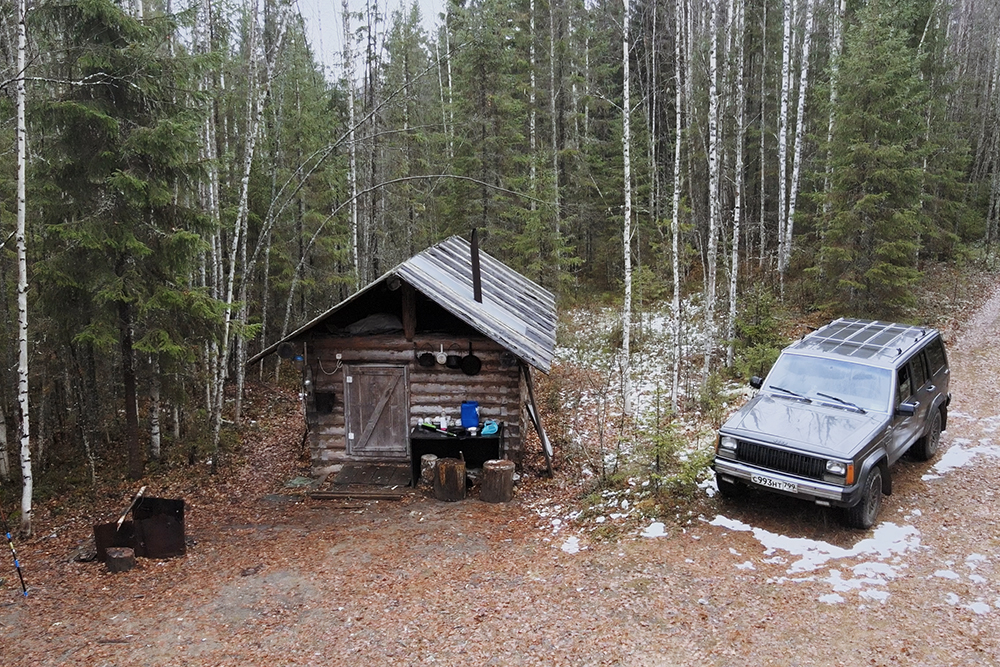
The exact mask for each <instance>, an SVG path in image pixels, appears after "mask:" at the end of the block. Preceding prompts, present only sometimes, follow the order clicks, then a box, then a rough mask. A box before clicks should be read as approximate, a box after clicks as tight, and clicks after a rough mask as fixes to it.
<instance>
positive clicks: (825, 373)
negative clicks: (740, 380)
mask: <svg viewBox="0 0 1000 667" xmlns="http://www.w3.org/2000/svg"><path fill="white" fill-rule="evenodd" d="M764 389H766V390H768V391H771V392H774V393H777V394H784V395H786V396H788V395H797V396H799V397H802V398H809V399H814V400H818V401H823V402H826V403H830V402H835V403H841V404H846V405H852V406H855V407H858V408H861V409H862V410H881V411H885V410H887V409H888V404H889V396H890V393H891V390H892V373H891V371H890V370H889V369H887V368H874V367H872V366H866V365H864V364H858V363H854V362H850V361H843V360H840V359H826V358H822V357H810V356H803V355H798V354H782V355H781V356H780V357H778V361H776V362H775V364H774V367H773V368H771V372H770V373H768V375H767V381H766V382H765V383H764Z"/></svg>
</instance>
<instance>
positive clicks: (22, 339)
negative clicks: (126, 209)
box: [16, 0, 34, 537]
mask: <svg viewBox="0 0 1000 667" xmlns="http://www.w3.org/2000/svg"><path fill="white" fill-rule="evenodd" d="M27 14H28V4H27V1H26V0H18V7H17V72H16V75H17V238H16V242H17V349H18V362H17V402H18V405H19V406H20V408H21V434H20V436H21V437H20V441H21V534H22V535H23V536H24V537H30V536H31V512H32V496H33V482H34V477H33V476H32V471H31V428H30V414H31V413H30V410H29V408H30V398H29V393H28V258H27V257H28V255H27V244H26V240H25V219H26V217H27V207H28V205H27V198H26V195H25V190H26V188H25V185H26V183H27V180H28V179H27V168H28V130H27V124H26V123H25V106H26V95H27V92H26V87H25V84H24V81H25V78H26V76H25V70H26V68H27V66H28V61H27V55H26V54H27V50H28V30H27V22H26V20H27Z"/></svg>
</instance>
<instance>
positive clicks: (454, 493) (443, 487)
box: [434, 458, 465, 501]
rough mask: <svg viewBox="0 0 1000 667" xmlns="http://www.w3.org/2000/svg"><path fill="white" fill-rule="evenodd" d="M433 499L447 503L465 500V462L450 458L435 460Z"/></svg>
mask: <svg viewBox="0 0 1000 667" xmlns="http://www.w3.org/2000/svg"><path fill="white" fill-rule="evenodd" d="M434 497H435V498H437V499H438V500H448V501H453V500H462V499H464V498H465V461H463V460H462V459H450V458H444V459H438V460H437V466H436V467H435V468H434Z"/></svg>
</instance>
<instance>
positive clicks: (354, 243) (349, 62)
mask: <svg viewBox="0 0 1000 667" xmlns="http://www.w3.org/2000/svg"><path fill="white" fill-rule="evenodd" d="M343 16H344V77H345V78H346V79H347V127H348V128H349V130H348V134H349V136H348V138H347V142H348V144H347V146H348V173H347V178H348V180H349V181H350V187H351V257H352V259H353V260H354V283H355V287H361V250H360V247H359V240H358V145H357V142H356V141H355V136H354V129H355V128H354V125H355V123H354V55H353V53H352V52H351V15H350V10H349V8H348V6H347V0H343ZM445 23H446V24H445V35H446V36H447V34H448V28H447V21H446V22H445ZM448 61H449V77H448V78H449V86H450V85H451V84H450V79H451V74H450V67H451V65H450V62H451V55H450V54H449V56H448Z"/></svg>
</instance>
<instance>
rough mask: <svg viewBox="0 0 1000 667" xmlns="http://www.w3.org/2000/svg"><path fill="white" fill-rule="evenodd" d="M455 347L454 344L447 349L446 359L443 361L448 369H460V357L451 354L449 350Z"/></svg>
mask: <svg viewBox="0 0 1000 667" xmlns="http://www.w3.org/2000/svg"><path fill="white" fill-rule="evenodd" d="M452 347H455V345H454V344H452V345H451V347H449V348H448V358H447V359H445V363H444V365H445V366H447V367H448V368H461V367H462V355H460V354H459V353H458V352H452V351H451V348H452Z"/></svg>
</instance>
